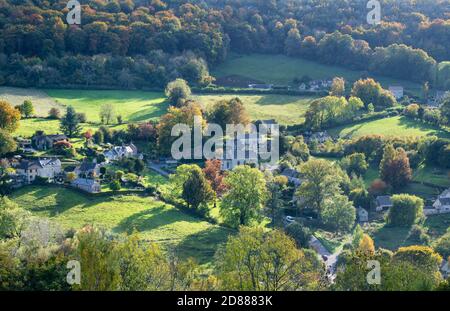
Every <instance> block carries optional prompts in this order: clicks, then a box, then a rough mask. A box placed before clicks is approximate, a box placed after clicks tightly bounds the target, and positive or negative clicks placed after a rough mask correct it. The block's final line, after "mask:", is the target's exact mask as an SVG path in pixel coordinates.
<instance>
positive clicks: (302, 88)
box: [298, 83, 306, 91]
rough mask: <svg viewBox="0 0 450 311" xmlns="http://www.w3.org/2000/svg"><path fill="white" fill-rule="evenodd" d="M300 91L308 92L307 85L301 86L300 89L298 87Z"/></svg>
mask: <svg viewBox="0 0 450 311" xmlns="http://www.w3.org/2000/svg"><path fill="white" fill-rule="evenodd" d="M298 89H299V90H300V91H306V84H305V83H302V84H300V85H299V87H298Z"/></svg>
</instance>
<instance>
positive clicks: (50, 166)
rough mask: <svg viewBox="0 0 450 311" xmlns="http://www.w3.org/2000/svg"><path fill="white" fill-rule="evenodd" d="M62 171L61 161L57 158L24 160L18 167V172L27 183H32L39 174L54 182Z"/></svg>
mask: <svg viewBox="0 0 450 311" xmlns="http://www.w3.org/2000/svg"><path fill="white" fill-rule="evenodd" d="M61 171H62V170H61V161H60V160H59V159H56V158H49V159H38V160H24V161H22V162H20V164H19V165H18V166H17V167H16V174H17V175H18V176H22V178H23V179H24V181H25V183H27V184H30V183H32V182H33V181H34V180H35V179H36V177H38V176H39V177H42V178H48V180H49V181H50V182H53V181H55V178H56V177H57V176H58V175H59V174H61Z"/></svg>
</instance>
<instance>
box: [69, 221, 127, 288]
mask: <svg viewBox="0 0 450 311" xmlns="http://www.w3.org/2000/svg"><path fill="white" fill-rule="evenodd" d="M105 235H106V234H105V232H103V231H100V230H97V229H95V228H93V227H91V226H86V227H84V228H83V229H81V230H80V231H78V232H77V234H76V236H75V239H76V241H77V244H76V245H77V248H76V255H77V259H78V260H79V262H80V267H81V276H82V277H81V284H80V285H73V286H74V287H75V288H76V289H81V290H90V291H105V290H117V289H118V287H119V284H120V266H119V261H118V254H117V252H116V247H117V246H116V245H115V243H114V241H112V240H111V239H107V238H106V237H105Z"/></svg>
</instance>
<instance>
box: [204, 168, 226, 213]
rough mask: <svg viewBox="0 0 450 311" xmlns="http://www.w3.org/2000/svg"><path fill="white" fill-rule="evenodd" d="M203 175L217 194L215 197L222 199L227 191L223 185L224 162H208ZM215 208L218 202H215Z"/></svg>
mask: <svg viewBox="0 0 450 311" xmlns="http://www.w3.org/2000/svg"><path fill="white" fill-rule="evenodd" d="M203 173H204V174H205V177H206V179H207V180H208V181H209V184H210V185H211V188H212V189H213V190H214V192H215V193H216V195H215V197H216V198H217V197H221V196H222V194H223V193H224V192H225V189H226V188H225V184H224V183H223V178H224V175H223V173H222V161H220V160H219V159H211V160H206V162H205V167H204V168H203ZM214 206H216V200H214Z"/></svg>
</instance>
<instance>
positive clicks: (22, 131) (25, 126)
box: [14, 118, 126, 137]
mask: <svg viewBox="0 0 450 311" xmlns="http://www.w3.org/2000/svg"><path fill="white" fill-rule="evenodd" d="M81 127H82V131H87V130H88V129H91V130H93V131H96V130H97V129H98V128H99V127H100V124H89V123H83V124H81ZM108 127H109V128H112V129H122V128H125V127H126V124H122V125H111V126H108ZM38 130H40V131H44V132H45V133H47V134H56V133H61V130H60V122H59V120H49V119H44V118H33V119H22V120H20V127H19V129H18V130H17V131H16V132H14V136H21V137H31V136H33V134H34V133H35V132H36V131H38Z"/></svg>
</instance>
